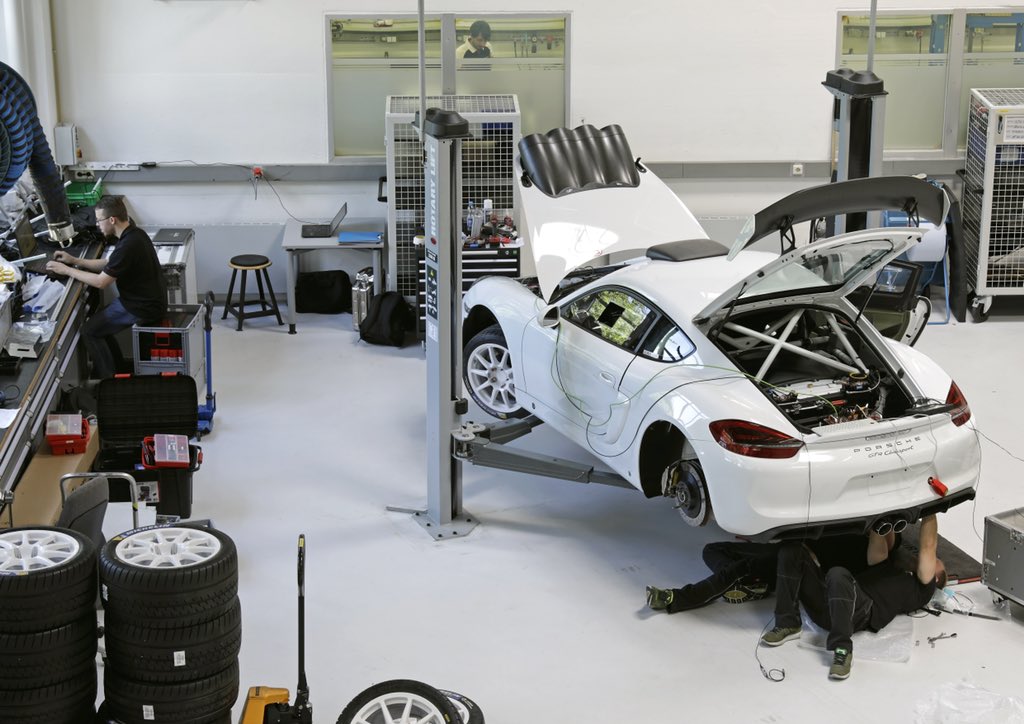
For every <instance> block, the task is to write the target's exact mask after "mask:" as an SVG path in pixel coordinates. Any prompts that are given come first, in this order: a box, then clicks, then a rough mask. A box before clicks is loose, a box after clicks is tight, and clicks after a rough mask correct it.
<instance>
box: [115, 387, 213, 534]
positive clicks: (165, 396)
mask: <svg viewBox="0 0 1024 724" xmlns="http://www.w3.org/2000/svg"><path fill="white" fill-rule="evenodd" d="M96 395H97V400H96V403H97V411H96V418H97V424H98V427H99V453H98V454H97V456H96V469H97V470H98V471H100V472H122V473H129V474H130V475H132V476H133V477H135V479H136V481H138V482H139V485H138V489H139V500H140V501H145V502H146V503H147V504H150V505H152V504H155V505H156V512H157V515H161V516H179V517H181V518H188V517H189V516H191V515H192V474H193V473H194V472H195V471H196V470H198V469H199V466H200V464H201V463H202V450H201V448H200V447H199V446H198V445H195V444H192V443H189V445H188V448H189V464H188V465H187V466H175V467H168V466H159V467H147V466H144V465H143V464H142V460H143V453H144V450H145V445H146V439H147V438H149V439H150V440H152V439H153V438H155V436H157V435H183V436H185V437H186V438H188V439H191V438H194V437H196V434H197V430H198V425H199V415H198V410H199V407H198V405H197V401H196V384H195V380H193V379H192V378H191V377H189V376H188V375H183V374H174V373H165V374H160V375H140V376H137V377H136V376H132V375H115V376H114V377H111V378H108V379H105V380H102V381H101V382H100V383H99V386H98V388H97V390H96ZM110 483H111V489H110V499H111V500H114V501H126V500H129V495H128V490H127V484H126V483H125V482H124V481H121V480H111V481H110ZM154 483H155V485H154Z"/></svg>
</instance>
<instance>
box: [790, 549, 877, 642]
mask: <svg viewBox="0 0 1024 724" xmlns="http://www.w3.org/2000/svg"><path fill="white" fill-rule="evenodd" d="M778 566H779V575H778V581H777V584H776V587H775V625H776V626H781V627H784V628H799V627H800V606H801V605H803V607H804V610H805V611H807V615H808V616H809V617H810V619H811V620H812V621H814V623H816V624H817V625H818V626H821V627H822V628H823V629H825V630H826V631H828V641H827V643H826V648H828V650H829V651H834V650H835V649H837V648H840V649H846V650H847V651H852V650H853V642H852V641H851V639H850V637H851V636H853V633H854V631H861V630H863V629H865V628H867V626H868V621H869V619H870V616H871V599H870V598H869V597H868V596H867V594H865V593H864V591H863V590H861V587H860V586H859V585H858V584H857V581H856V579H855V578H854V577H853V574H852V573H850V571H849V570H848V569H846V568H843V567H842V566H836V567H834V568H830V569H829V570H828V571H822V570H821V566H819V565H818V564H817V562H815V560H814V558H813V557H812V556H811V552H810V550H808V549H807V547H806V546H804V545H803V544H802V543H783V544H782V545H781V546H779V564H778Z"/></svg>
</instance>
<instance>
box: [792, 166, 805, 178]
mask: <svg viewBox="0 0 1024 724" xmlns="http://www.w3.org/2000/svg"><path fill="white" fill-rule="evenodd" d="M789 173H790V175H791V176H803V175H804V165H803V164H802V163H794V164H793V166H792V168H791V169H790V171H789Z"/></svg>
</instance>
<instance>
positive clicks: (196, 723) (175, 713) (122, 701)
mask: <svg viewBox="0 0 1024 724" xmlns="http://www.w3.org/2000/svg"><path fill="white" fill-rule="evenodd" d="M103 693H104V695H105V696H106V700H105V701H104V706H105V707H106V711H107V715H108V716H109V717H111V718H113V719H116V720H118V721H120V722H123V724H151V723H152V722H154V721H156V722H177V723H178V724H209V722H215V721H218V720H221V719H223V718H224V715H225V713H227V712H230V711H231V707H232V706H233V705H234V703H235V700H236V699H238V663H237V662H235V663H233V664H232V665H231V666H229V667H228V668H226V669H224V670H223V671H218V672H217V673H216V674H214V675H213V676H208V677H206V678H203V679H199V680H197V681H187V682H182V683H178V684H146V683H141V682H138V681H132V680H131V679H128V678H126V677H124V676H122V675H121V674H120V673H118V672H117V671H115V670H114V669H113V668H110V667H108V668H107V670H106V672H105V673H104V676H103Z"/></svg>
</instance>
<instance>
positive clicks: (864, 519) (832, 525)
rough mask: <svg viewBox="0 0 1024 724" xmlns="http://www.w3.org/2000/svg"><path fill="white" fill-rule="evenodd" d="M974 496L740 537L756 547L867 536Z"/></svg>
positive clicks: (971, 491)
mask: <svg viewBox="0 0 1024 724" xmlns="http://www.w3.org/2000/svg"><path fill="white" fill-rule="evenodd" d="M974 495H975V491H974V488H970V489H968V490H960V491H957V492H955V493H950V494H949V495H947V496H945V497H942V498H938V499H936V500H932V501H929V502H927V503H923V504H921V505H917V506H912V507H909V508H900V509H896V510H890V511H886V512H884V513H878V514H875V515H870V516H859V517H856V518H844V519H841V520H830V521H827V522H824V523H812V524H810V525H808V524H806V523H794V524H790V525H781V526H779V527H777V528H772V529H770V530H766V531H764V532H763V533H758V534H757V535H752V536H742V537H743V538H745V539H747V540H750V541H754V542H757V543H769V542H772V541H785V540H795V539H804V538H821V537H823V536H829V535H844V534H859V535H867V533H868V531H870V530H871V529H872V528H874V526H875V523H876V522H878V521H880V520H882V519H884V518H903V519H904V520H906V521H907V522H909V523H913V522H915V521H917V520H919V519H921V518H923V517H924V516H926V515H932V514H933V513H944V512H945V511H947V510H949V509H950V508H952V507H953V506H955V505H960V503H965V502H967V501H968V500H973V499H974Z"/></svg>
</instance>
